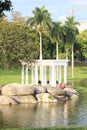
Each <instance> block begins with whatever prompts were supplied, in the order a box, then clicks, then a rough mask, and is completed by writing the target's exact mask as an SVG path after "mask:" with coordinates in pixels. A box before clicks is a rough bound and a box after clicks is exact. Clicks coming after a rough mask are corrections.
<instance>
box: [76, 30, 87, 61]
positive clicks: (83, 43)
mask: <svg viewBox="0 0 87 130" xmlns="http://www.w3.org/2000/svg"><path fill="white" fill-rule="evenodd" d="M76 44H78V45H79V46H80V51H79V53H80V54H82V56H83V57H85V59H86V58H87V30H84V31H83V32H82V33H80V34H78V35H77V36H76ZM80 54H79V55H80Z"/></svg>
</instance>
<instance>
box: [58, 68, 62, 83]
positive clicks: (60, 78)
mask: <svg viewBox="0 0 87 130" xmlns="http://www.w3.org/2000/svg"><path fill="white" fill-rule="evenodd" d="M58 80H59V81H58V82H59V83H61V81H62V75H61V66H59V79H58Z"/></svg>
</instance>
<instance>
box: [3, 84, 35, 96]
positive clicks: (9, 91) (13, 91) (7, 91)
mask: <svg viewBox="0 0 87 130" xmlns="http://www.w3.org/2000/svg"><path fill="white" fill-rule="evenodd" d="M1 91H2V94H3V95H6V96H24V95H31V94H35V88H34V87H32V86H29V85H21V84H17V83H13V84H8V85H5V86H3V87H2V90H1Z"/></svg>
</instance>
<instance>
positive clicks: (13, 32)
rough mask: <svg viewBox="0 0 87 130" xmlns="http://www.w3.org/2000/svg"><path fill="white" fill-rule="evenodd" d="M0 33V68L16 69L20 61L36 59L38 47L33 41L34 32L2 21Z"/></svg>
mask: <svg viewBox="0 0 87 130" xmlns="http://www.w3.org/2000/svg"><path fill="white" fill-rule="evenodd" d="M0 31H1V32H0V61H1V62H0V63H1V64H0V66H1V67H3V68H12V67H18V64H19V65H20V63H19V60H20V59H22V60H24V61H31V60H35V59H36V58H37V57H38V46H37V42H35V40H34V39H35V37H36V36H35V34H34V33H35V32H32V33H31V30H30V29H29V27H27V26H25V25H19V24H16V23H14V22H12V23H10V22H7V21H2V22H1V23H0ZM31 35H32V36H31Z"/></svg>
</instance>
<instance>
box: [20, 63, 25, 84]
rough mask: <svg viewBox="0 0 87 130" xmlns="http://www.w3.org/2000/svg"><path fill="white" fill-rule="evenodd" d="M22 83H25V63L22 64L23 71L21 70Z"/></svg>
mask: <svg viewBox="0 0 87 130" xmlns="http://www.w3.org/2000/svg"><path fill="white" fill-rule="evenodd" d="M21 79H22V81H21V83H22V84H24V65H23V64H22V72H21Z"/></svg>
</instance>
